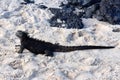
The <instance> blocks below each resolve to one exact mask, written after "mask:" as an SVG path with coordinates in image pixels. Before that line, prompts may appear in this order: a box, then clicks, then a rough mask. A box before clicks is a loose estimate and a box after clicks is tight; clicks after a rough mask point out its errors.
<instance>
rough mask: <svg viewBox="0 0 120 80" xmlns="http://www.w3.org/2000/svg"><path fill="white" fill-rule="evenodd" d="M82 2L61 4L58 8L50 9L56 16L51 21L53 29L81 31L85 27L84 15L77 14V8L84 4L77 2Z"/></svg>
mask: <svg viewBox="0 0 120 80" xmlns="http://www.w3.org/2000/svg"><path fill="white" fill-rule="evenodd" d="M76 1H80V0H72V2H68V4H63V3H61V5H60V7H61V8H62V9H58V8H49V10H50V11H51V12H52V13H53V14H54V16H53V17H52V18H51V19H50V20H49V21H50V24H51V26H52V27H64V28H68V29H69V28H77V29H81V28H83V27H84V25H83V23H82V20H81V16H82V14H81V13H79V12H76V11H75V10H76V8H78V7H79V5H80V4H81V3H82V2H76Z"/></svg>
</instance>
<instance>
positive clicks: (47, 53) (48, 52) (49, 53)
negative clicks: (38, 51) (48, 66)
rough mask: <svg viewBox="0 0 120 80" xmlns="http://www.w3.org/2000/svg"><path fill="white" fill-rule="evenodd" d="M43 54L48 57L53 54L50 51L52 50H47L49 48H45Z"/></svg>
mask: <svg viewBox="0 0 120 80" xmlns="http://www.w3.org/2000/svg"><path fill="white" fill-rule="evenodd" d="M45 55H46V56H50V57H53V56H54V54H53V52H52V51H49V50H45Z"/></svg>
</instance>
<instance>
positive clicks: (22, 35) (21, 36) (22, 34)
mask: <svg viewBox="0 0 120 80" xmlns="http://www.w3.org/2000/svg"><path fill="white" fill-rule="evenodd" d="M16 36H17V37H18V38H20V39H24V38H26V37H28V33H27V32H25V31H21V30H18V31H17V32H16Z"/></svg>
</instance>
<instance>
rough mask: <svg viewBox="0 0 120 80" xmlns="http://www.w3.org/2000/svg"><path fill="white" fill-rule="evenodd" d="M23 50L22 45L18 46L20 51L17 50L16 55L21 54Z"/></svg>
mask: <svg viewBox="0 0 120 80" xmlns="http://www.w3.org/2000/svg"><path fill="white" fill-rule="evenodd" d="M23 50H24V46H23V45H20V49H19V51H18V53H22V52H23Z"/></svg>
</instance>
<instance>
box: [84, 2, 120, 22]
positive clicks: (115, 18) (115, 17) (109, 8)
mask: <svg viewBox="0 0 120 80" xmlns="http://www.w3.org/2000/svg"><path fill="white" fill-rule="evenodd" d="M82 8H84V9H85V14H84V15H83V17H85V18H92V17H95V18H97V19H98V20H100V21H106V22H109V23H111V24H120V0H91V1H90V2H88V3H87V4H84V5H82Z"/></svg>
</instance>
